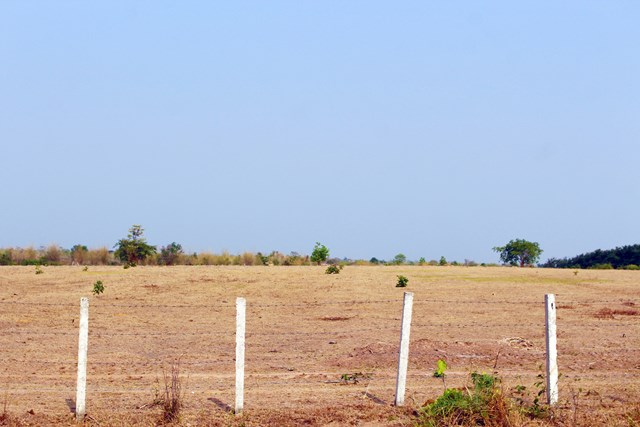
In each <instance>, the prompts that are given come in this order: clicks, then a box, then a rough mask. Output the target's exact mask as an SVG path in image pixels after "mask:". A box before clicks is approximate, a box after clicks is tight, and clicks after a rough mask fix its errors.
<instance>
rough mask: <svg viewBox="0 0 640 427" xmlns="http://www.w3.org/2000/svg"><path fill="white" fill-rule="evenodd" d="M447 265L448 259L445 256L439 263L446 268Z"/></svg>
mask: <svg viewBox="0 0 640 427" xmlns="http://www.w3.org/2000/svg"><path fill="white" fill-rule="evenodd" d="M447 264H448V263H447V259H446V258H445V257H444V256H441V257H440V261H439V262H438V265H441V266H445V265H447Z"/></svg>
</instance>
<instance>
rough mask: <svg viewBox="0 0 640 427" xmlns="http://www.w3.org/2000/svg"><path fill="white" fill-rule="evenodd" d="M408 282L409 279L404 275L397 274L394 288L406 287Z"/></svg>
mask: <svg viewBox="0 0 640 427" xmlns="http://www.w3.org/2000/svg"><path fill="white" fill-rule="evenodd" d="M408 283H409V279H407V278H406V277H405V276H398V282H397V283H396V288H406V287H407V284H408Z"/></svg>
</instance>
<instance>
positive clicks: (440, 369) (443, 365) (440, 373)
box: [433, 359, 447, 378]
mask: <svg viewBox="0 0 640 427" xmlns="http://www.w3.org/2000/svg"><path fill="white" fill-rule="evenodd" d="M446 370H447V362H445V361H444V360H442V359H439V360H438V363H437V364H436V370H435V372H434V373H433V376H434V377H435V378H444V375H445V371H446Z"/></svg>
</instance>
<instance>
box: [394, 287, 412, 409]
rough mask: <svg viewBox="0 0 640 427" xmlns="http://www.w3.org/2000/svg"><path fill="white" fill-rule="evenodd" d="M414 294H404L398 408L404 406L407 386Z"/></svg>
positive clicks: (397, 394)
mask: <svg viewBox="0 0 640 427" xmlns="http://www.w3.org/2000/svg"><path fill="white" fill-rule="evenodd" d="M412 309H413V293H411V292H405V293H404V303H403V305H402V326H401V327H400V354H399V356H398V376H397V378H396V401H395V404H396V406H402V405H404V391H405V388H406V385H407V367H408V365H409V334H410V332H411V312H412Z"/></svg>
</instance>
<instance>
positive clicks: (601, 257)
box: [542, 244, 640, 270]
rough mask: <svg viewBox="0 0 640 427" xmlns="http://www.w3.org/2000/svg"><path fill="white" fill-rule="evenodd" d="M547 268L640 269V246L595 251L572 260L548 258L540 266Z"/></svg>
mask: <svg viewBox="0 0 640 427" xmlns="http://www.w3.org/2000/svg"><path fill="white" fill-rule="evenodd" d="M542 267H548V268H595V269H612V268H616V269H627V270H638V269H640V244H639V245H627V246H620V247H617V248H615V249H606V250H602V249H597V250H595V251H593V252H587V253H584V254H580V255H578V256H575V257H573V258H550V259H549V260H548V261H547V262H545V263H544V264H542Z"/></svg>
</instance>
